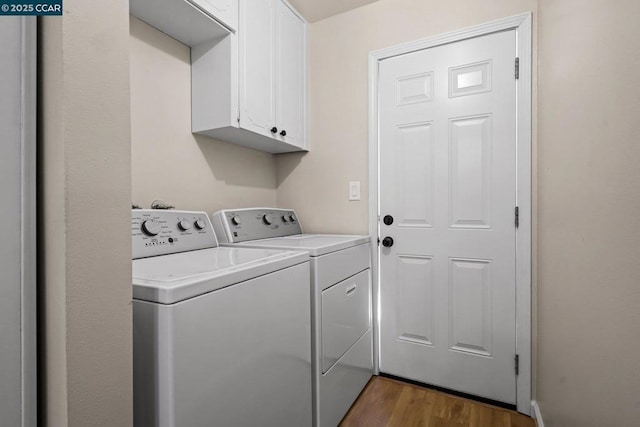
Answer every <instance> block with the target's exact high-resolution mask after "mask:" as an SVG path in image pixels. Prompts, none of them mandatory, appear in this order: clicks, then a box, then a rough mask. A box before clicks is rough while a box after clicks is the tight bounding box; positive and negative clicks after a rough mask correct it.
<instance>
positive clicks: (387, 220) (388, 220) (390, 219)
mask: <svg viewBox="0 0 640 427" xmlns="http://www.w3.org/2000/svg"><path fill="white" fill-rule="evenodd" d="M382 222H384V223H385V225H391V224H393V217H392V216H391V215H385V216H384V218H383V219H382Z"/></svg>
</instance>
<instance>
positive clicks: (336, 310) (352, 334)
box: [322, 269, 371, 374]
mask: <svg viewBox="0 0 640 427" xmlns="http://www.w3.org/2000/svg"><path fill="white" fill-rule="evenodd" d="M370 307H371V280H370V270H369V269H367V270H365V271H362V272H360V273H358V274H356V275H355V276H352V277H350V278H348V279H346V280H343V281H342V282H339V283H337V284H336V285H334V286H332V287H330V288H328V289H326V290H325V291H323V292H322V373H323V374H324V373H325V372H327V371H328V370H329V369H330V368H331V367H332V366H333V365H334V364H335V363H336V361H338V359H340V357H342V355H343V354H344V353H346V351H347V350H349V348H350V347H351V346H352V345H353V344H354V343H355V342H356V341H357V340H358V338H360V337H361V336H362V335H363V334H364V333H365V332H366V331H367V330H368V329H369V326H370V324H371V310H370Z"/></svg>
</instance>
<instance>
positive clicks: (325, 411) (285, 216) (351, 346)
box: [212, 208, 373, 427]
mask: <svg viewBox="0 0 640 427" xmlns="http://www.w3.org/2000/svg"><path fill="white" fill-rule="evenodd" d="M212 220H213V225H214V228H215V230H216V234H217V235H218V238H219V239H220V244H221V245H224V246H233V247H244V248H268V249H290V250H304V251H307V252H308V253H309V255H310V256H311V289H312V294H311V315H312V328H313V329H312V330H313V332H312V339H313V345H312V353H313V389H314V393H313V402H314V425H316V426H320V427H335V426H337V425H338V423H339V422H340V420H341V419H342V418H343V417H344V415H345V414H346V413H347V411H348V410H349V408H350V407H351V405H352V404H353V402H354V401H355V400H356V398H357V397H358V395H359V394H360V392H361V391H362V389H363V388H364V386H365V385H366V384H367V382H368V381H369V379H370V378H371V376H372V375H373V351H372V329H371V313H372V305H371V244H370V239H369V236H347V235H328V234H303V233H302V227H301V225H300V222H299V221H298V218H297V216H296V214H295V212H294V211H292V210H289V209H272V208H255V209H235V210H223V211H219V212H216V213H215V214H213V216H212Z"/></svg>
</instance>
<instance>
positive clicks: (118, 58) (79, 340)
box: [0, 0, 133, 427]
mask: <svg viewBox="0 0 640 427" xmlns="http://www.w3.org/2000/svg"><path fill="white" fill-rule="evenodd" d="M128 17H129V7H128V2H113V1H111V0H93V1H91V2H87V1H84V0H65V2H64V16H63V17H57V16H55V17H46V18H43V19H40V20H39V22H40V25H41V30H40V31H41V34H40V39H39V43H40V46H39V47H40V52H41V57H40V64H39V65H40V67H41V68H40V78H41V80H40V96H41V98H40V100H39V102H40V112H39V115H40V123H39V133H40V135H39V150H40V154H39V156H40V168H41V174H40V181H39V186H40V187H39V192H40V200H39V203H40V205H39V208H40V216H41V220H40V224H39V227H40V228H39V235H40V241H39V252H40V254H39V257H40V258H39V263H40V273H41V278H40V283H39V293H40V295H39V298H40V303H41V305H42V312H41V316H42V318H41V323H40V325H41V330H40V333H41V334H42V339H41V342H40V348H39V353H40V357H41V360H42V370H41V371H40V372H39V375H40V380H41V389H40V398H41V399H42V400H41V405H40V406H41V407H42V412H41V413H40V419H39V422H40V424H41V425H44V426H50V427H64V426H118V427H121V426H122V427H126V426H131V425H132V418H133V411H132V407H133V400H132V344H131V339H132V333H131V237H130V235H129V230H130V227H131V216H130V215H131V214H130V199H131V173H130V172H131V168H130V164H131V145H130V130H129V119H130V112H129V49H128V45H129V18H128ZM0 424H1V422H0Z"/></svg>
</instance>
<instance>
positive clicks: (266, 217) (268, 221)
mask: <svg viewBox="0 0 640 427" xmlns="http://www.w3.org/2000/svg"><path fill="white" fill-rule="evenodd" d="M262 221H264V223H265V224H267V225H271V224H272V223H273V218H272V217H271V215H269V214H264V215H262Z"/></svg>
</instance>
